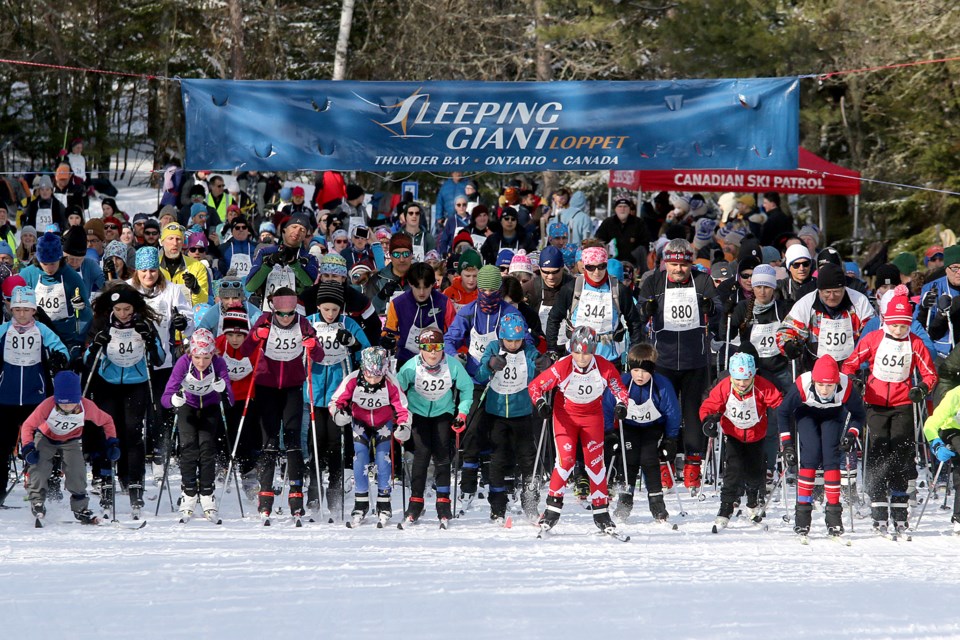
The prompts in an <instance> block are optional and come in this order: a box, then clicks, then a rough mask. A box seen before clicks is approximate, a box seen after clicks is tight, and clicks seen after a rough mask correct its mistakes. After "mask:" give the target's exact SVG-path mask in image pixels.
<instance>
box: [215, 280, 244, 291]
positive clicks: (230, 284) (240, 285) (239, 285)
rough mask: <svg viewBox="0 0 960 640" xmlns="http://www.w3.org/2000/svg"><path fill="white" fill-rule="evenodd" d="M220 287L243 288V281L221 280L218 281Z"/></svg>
mask: <svg viewBox="0 0 960 640" xmlns="http://www.w3.org/2000/svg"><path fill="white" fill-rule="evenodd" d="M220 289H221V290H222V289H236V290H237V291H239V290H240V289H243V283H242V282H240V281H238V280H223V281H221V282H220Z"/></svg>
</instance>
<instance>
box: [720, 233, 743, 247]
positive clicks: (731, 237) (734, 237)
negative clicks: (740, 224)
mask: <svg viewBox="0 0 960 640" xmlns="http://www.w3.org/2000/svg"><path fill="white" fill-rule="evenodd" d="M746 237H747V232H746V230H745V229H742V228H741V229H733V230H732V231H730V233H728V234H727V237H726V238H724V239H723V241H724V242H726V243H727V244H732V245H733V246H735V247H739V246H740V243H741V242H743V239H744V238H746Z"/></svg>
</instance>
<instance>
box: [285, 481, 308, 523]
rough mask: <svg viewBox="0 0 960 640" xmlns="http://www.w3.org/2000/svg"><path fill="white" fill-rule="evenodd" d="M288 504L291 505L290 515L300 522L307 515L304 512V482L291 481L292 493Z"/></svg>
mask: <svg viewBox="0 0 960 640" xmlns="http://www.w3.org/2000/svg"><path fill="white" fill-rule="evenodd" d="M287 502H288V504H289V505H290V515H292V516H293V517H294V518H297V519H298V520H299V518H300V517H301V516H302V515H303V514H304V513H305V512H304V510H303V482H301V481H297V480H291V481H290V493H289V499H288V501H287Z"/></svg>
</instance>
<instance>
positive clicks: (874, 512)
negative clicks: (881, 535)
mask: <svg viewBox="0 0 960 640" xmlns="http://www.w3.org/2000/svg"><path fill="white" fill-rule="evenodd" d="M889 512H890V503H889V502H871V503H870V517H871V518H872V519H873V527H874V529H876V528H877V525H878V524H883V528H884V530H886V528H887V520H889V515H890V513H889Z"/></svg>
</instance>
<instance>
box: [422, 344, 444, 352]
mask: <svg viewBox="0 0 960 640" xmlns="http://www.w3.org/2000/svg"><path fill="white" fill-rule="evenodd" d="M420 351H428V352H430V353H437V352H438V351H443V345H442V344H440V343H439V342H433V343H431V344H421V345H420Z"/></svg>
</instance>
